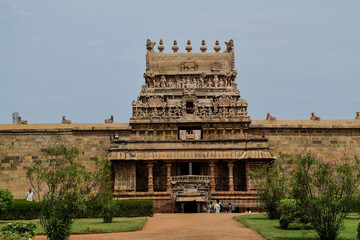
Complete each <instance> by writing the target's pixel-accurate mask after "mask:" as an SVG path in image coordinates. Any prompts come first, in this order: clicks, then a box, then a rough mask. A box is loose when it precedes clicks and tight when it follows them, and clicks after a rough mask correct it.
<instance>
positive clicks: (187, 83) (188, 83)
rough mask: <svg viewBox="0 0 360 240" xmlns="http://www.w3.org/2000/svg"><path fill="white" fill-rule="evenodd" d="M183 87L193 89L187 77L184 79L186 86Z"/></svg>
mask: <svg viewBox="0 0 360 240" xmlns="http://www.w3.org/2000/svg"><path fill="white" fill-rule="evenodd" d="M185 87H186V88H192V87H193V84H191V82H190V78H189V77H188V78H187V79H186V85H185Z"/></svg>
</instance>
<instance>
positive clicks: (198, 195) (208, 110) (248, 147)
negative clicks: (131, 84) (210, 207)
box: [109, 39, 274, 212]
mask: <svg viewBox="0 0 360 240" xmlns="http://www.w3.org/2000/svg"><path fill="white" fill-rule="evenodd" d="M225 44H226V49H225V50H224V51H223V52H220V50H221V49H220V44H219V42H218V41H216V43H215V46H214V52H211V53H209V52H207V46H206V45H205V41H204V40H203V41H202V45H201V47H200V50H201V52H198V53H193V52H191V51H192V46H191V42H190V40H189V41H188V42H187V46H186V48H185V50H186V52H183V53H179V52H178V49H179V47H178V46H177V42H176V41H174V44H173V46H172V50H173V52H172V53H165V52H164V49H165V47H164V45H163V41H162V40H160V42H159V46H158V52H155V51H154V46H155V43H154V42H151V41H150V40H149V39H148V40H147V43H146V50H147V51H146V71H145V73H144V84H143V85H142V89H141V92H140V95H139V97H138V98H137V100H136V101H133V103H132V107H133V113H132V117H131V119H130V126H129V128H130V129H131V131H130V132H131V134H130V135H129V136H128V138H127V139H126V140H124V139H122V140H117V139H114V140H113V141H112V144H111V146H110V148H109V151H110V155H109V156H110V159H111V161H112V163H113V166H114V182H115V184H114V193H115V195H116V196H119V197H120V198H123V199H124V198H125V199H153V200H154V201H155V209H156V211H157V212H169V211H174V212H176V211H178V212H181V211H182V212H196V211H198V212H201V211H202V209H203V207H204V206H206V203H207V202H208V201H210V200H211V199H220V200H222V201H224V202H229V201H230V202H232V204H233V205H235V206H239V208H240V209H241V208H243V209H247V208H250V209H251V208H254V207H255V204H254V200H255V197H254V191H253V190H254V189H253V187H252V184H251V181H250V179H249V171H251V169H255V168H256V167H258V166H259V165H261V164H265V163H268V162H270V161H272V160H274V157H273V156H272V155H271V154H270V152H269V151H268V150H269V147H268V140H267V139H266V138H265V137H261V136H250V135H249V134H248V133H249V125H250V123H251V119H250V117H249V116H248V115H247V102H246V101H245V100H244V99H241V98H240V93H239V90H238V88H237V84H236V83H235V78H236V75H237V72H236V70H235V69H234V43H233V40H230V41H229V42H225Z"/></svg>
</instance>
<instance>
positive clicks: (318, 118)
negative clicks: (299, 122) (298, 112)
mask: <svg viewBox="0 0 360 240" xmlns="http://www.w3.org/2000/svg"><path fill="white" fill-rule="evenodd" d="M310 119H311V120H317V121H319V120H320V117H317V116H316V115H315V113H313V112H312V113H311V118H310Z"/></svg>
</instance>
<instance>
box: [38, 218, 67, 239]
mask: <svg viewBox="0 0 360 240" xmlns="http://www.w3.org/2000/svg"><path fill="white" fill-rule="evenodd" d="M72 223H73V222H72V220H71V219H66V220H65V221H64V219H60V218H58V217H57V216H55V215H52V216H50V217H49V216H48V217H47V219H46V220H44V219H43V218H41V219H40V224H41V225H42V226H43V227H44V230H45V232H46V236H47V237H48V239H50V240H65V239H69V237H70V234H71V224H72Z"/></svg>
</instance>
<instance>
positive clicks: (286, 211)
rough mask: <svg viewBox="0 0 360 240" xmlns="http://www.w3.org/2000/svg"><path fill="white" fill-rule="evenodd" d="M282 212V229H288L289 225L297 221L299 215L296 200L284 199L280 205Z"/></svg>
mask: <svg viewBox="0 0 360 240" xmlns="http://www.w3.org/2000/svg"><path fill="white" fill-rule="evenodd" d="M279 212H280V227H281V228H282V229H287V228H288V226H289V224H290V223H292V222H294V221H295V217H296V214H297V208H296V200H294V199H283V200H281V201H280V205H279Z"/></svg>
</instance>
